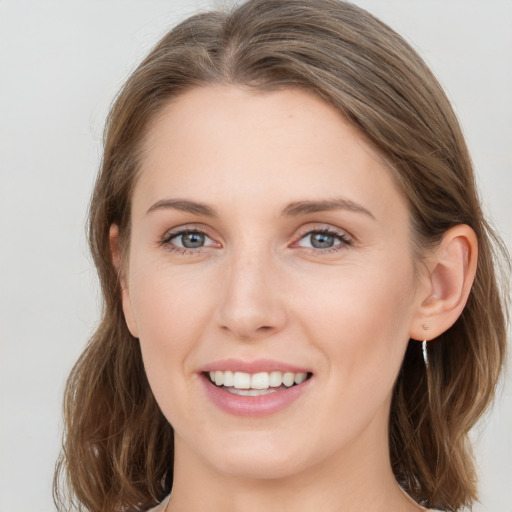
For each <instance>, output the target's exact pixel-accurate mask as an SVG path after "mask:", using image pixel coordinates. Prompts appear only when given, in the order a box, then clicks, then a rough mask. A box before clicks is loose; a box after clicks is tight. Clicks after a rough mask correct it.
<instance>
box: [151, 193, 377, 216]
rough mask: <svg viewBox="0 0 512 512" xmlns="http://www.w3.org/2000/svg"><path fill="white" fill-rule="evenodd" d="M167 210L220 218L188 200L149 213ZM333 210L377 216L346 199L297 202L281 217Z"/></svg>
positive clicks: (169, 201) (160, 204) (166, 203)
mask: <svg viewBox="0 0 512 512" xmlns="http://www.w3.org/2000/svg"><path fill="white" fill-rule="evenodd" d="M167 208H170V209H174V210H180V211H183V212H187V213H192V214H194V215H200V216H203V217H214V218H215V217H218V213H217V210H216V209H215V208H214V207H213V206H210V205H208V204H205V203H200V202H197V201H190V200H188V199H162V200H160V201H157V202H156V203H155V204H154V205H153V206H151V207H150V208H149V210H148V211H147V213H150V212H153V211H155V210H164V209H167ZM332 210H348V211H351V212H355V213H362V214H364V215H367V216H369V217H371V218H372V219H374V220H375V216H374V215H373V214H372V213H371V212H370V211H369V210H367V209H366V208H365V207H364V206H361V205H360V204H358V203H355V202H354V201H351V200H349V199H344V198H336V199H325V200H321V201H295V202H293V203H290V204H288V205H286V206H285V207H284V208H283V210H282V212H281V215H282V216H285V217H296V216H299V215H307V214H310V213H317V212H325V211H332Z"/></svg>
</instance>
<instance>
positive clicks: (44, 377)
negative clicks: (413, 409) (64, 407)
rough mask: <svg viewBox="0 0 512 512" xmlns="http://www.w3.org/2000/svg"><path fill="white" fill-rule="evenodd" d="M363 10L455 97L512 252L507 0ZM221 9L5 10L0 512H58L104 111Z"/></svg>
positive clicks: (497, 449) (511, 61) (34, 0)
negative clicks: (173, 38) (59, 467)
mask: <svg viewBox="0 0 512 512" xmlns="http://www.w3.org/2000/svg"><path fill="white" fill-rule="evenodd" d="M226 3H227V4H229V3H230V2H229V0H226ZM355 3H356V4H358V5H361V6H362V7H365V8H367V9H368V10H369V11H370V12H373V13H374V14H376V15H377V16H379V17H380V18H381V19H382V20H383V21H385V22H387V23H388V24H390V25H391V26H392V27H393V28H395V29H396V30H397V31H398V32H400V33H401V34H402V35H404V36H405V37H406V38H407V39H408V40H409V41H410V42H411V43H412V44H413V46H414V47H415V48H416V49H417V50H418V51H419V53H420V54H421V55H422V56H423V57H424V58H425V59H426V61H427V63H428V64H429V65H430V66H431V67H432V68H433V70H434V72H435V73H436V74H437V76H438V78H439V79H440V81H441V83H442V85H443V86H444V87H445V88H446V90H447V92H448V95H449V97H450V99H451V101H452V102H453V105H454V107H455V110H456V112H457V114H458V115H459V118H460V120H461V123H462V126H463V129H464V132H465V134H466V137H467V141H468V144H469V147H470V150H471V153H472V156H473V159H474V162H475V167H476V170H477V175H478V182H479V185H480V190H481V194H482V198H483V202H484V205H485V208H486V210H487V212H488V213H489V215H490V217H491V219H492V221H493V222H494V224H495V226H496V227H497V228H498V230H499V231H500V232H501V234H502V236H503V237H504V239H505V241H506V243H507V245H508V247H509V250H510V248H511V246H512V243H511V242H512V206H511V204H512V201H511V199H512V149H511V148H512V29H511V27H512V1H510V0H507V1H500V0H485V1H484V0H414V1H413V0H386V1H384V0H357V1H356V2H355ZM212 4H214V3H213V2H204V1H203V2H201V1H193V0H190V1H187V0H182V1H177V0H138V1H128V0H54V1H50V0H0V173H1V174H0V335H1V338H0V340H1V345H0V347H1V348H0V350H1V352H0V512H22V511H27V510H33V511H36V512H50V511H51V510H54V507H53V504H52V499H51V481H52V474H53V467H54V462H55V458H56V457H57V454H58V451H59V446H60V436H61V429H62V420H61V402H62V393H63V389H64V382H65V379H66V377H67V375H68V373H69V371H70V369H71V366H72V364H73V362H74V361H75V360H76V358H77V357H78V355H79V354H80V352H81V350H82V348H83V346H84V344H85V343H86V340H87V338H88V337H89V335H90V334H91V333H92V332H93V330H94V327H95V324H96V321H97V319H98V315H99V313H98V312H99V294H98V287H97V283H96V276H95V271H94V268H93V266H92V263H91V259H90V257H89V255H88V249H87V245H86V240H85V230H84V223H85V218H86V211H87V205H88V201H89V195H90V192H91V187H92V184H93V181H94V177H95V173H96V170H97V168H98V164H99V160H100V155H101V136H102V129H103V123H104V119H105V116H106V113H107V111H108V107H109V105H110V103H111V101H112V99H113V98H114V96H115V94H116V92H117V91H118V89H119V87H120V86H121V84H122V83H123V81H124V80H125V79H126V77H127V76H128V74H129V73H130V71H132V70H133V69H134V68H135V66H136V64H137V63H138V62H139V61H140V60H141V58H142V57H143V56H144V55H145V54H146V53H147V51H148V50H149V49H150V48H151V47H152V46H153V45H154V43H156V41H157V40H158V39H159V38H160V37H161V36H162V35H163V34H164V33H165V32H166V31H167V30H168V29H169V28H170V27H171V26H172V25H174V24H175V23H176V22H178V21H180V20H182V19H184V18H185V17H186V16H187V15H189V14H191V13H192V12H195V11H196V10H197V9H204V8H206V7H208V5H212ZM510 380H511V379H510V371H509V375H508V378H507V380H504V382H503V385H502V387H501V388H500V391H499V394H498V399H497V403H496V405H495V407H494V408H493V410H492V411H491V412H490V413H489V414H488V415H487V416H486V417H485V418H484V419H483V421H482V422H481V423H480V424H479V425H478V427H477V428H476V429H475V431H474V436H473V437H474V438H475V441H476V454H477V459H478V463H479V467H480V476H481V493H480V495H481V503H480V504H478V505H477V506H476V507H475V511H478V512H482V511H485V512H512V504H511V503H512V500H511V498H510V488H511V484H512V385H511V382H510Z"/></svg>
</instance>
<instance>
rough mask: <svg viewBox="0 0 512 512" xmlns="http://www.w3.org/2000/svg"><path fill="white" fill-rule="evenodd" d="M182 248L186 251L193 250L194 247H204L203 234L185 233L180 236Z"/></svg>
mask: <svg viewBox="0 0 512 512" xmlns="http://www.w3.org/2000/svg"><path fill="white" fill-rule="evenodd" d="M181 240H182V243H183V247H186V248H187V249H195V248H196V247H202V246H203V245H204V235H203V233H186V234H185V235H182V238H181Z"/></svg>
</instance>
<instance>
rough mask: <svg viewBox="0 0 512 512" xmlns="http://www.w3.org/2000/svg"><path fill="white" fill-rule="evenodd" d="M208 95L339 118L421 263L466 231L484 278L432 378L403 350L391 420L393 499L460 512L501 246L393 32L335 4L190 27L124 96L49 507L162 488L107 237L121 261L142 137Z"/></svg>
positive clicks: (422, 76) (97, 192) (424, 77)
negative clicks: (303, 95)
mask: <svg viewBox="0 0 512 512" xmlns="http://www.w3.org/2000/svg"><path fill="white" fill-rule="evenodd" d="M211 84H224V85H236V86H241V87H246V88H249V89H253V90H260V91H270V90H276V89H280V88H289V87H294V88H297V87H298V88H301V89H303V90H306V91H309V92H311V93H312V94H315V95H318V96H319V97H321V98H322V99H323V100H324V101H326V102H327V103H328V104H330V105H331V106H332V107H333V108H335V109H337V110H338V111H339V112H341V113H342V114H343V115H344V116H345V117H346V118H347V119H348V120H349V121H350V122H351V123H352V124H353V125H355V126H356V127H357V128H358V129H359V130H360V131H361V132H362V133H363V134H364V136H365V137H366V138H367V140H368V141H369V142H370V143H371V144H373V145H374V146H375V147H376V148H377V149H378V151H379V152H380V153H381V154H382V155H383V157H384V159H385V160H386V162H387V163H388V165H389V167H390V170H391V172H392V173H393V175H394V176H395V178H396V180H397V181H398V183H399V185H400V187H401V189H402V191H403V194H404V196H405V197H406V199H407V201H408V204H409V210H410V216H411V222H412V226H413V231H414V236H413V239H414V242H415V247H416V248H417V250H418V251H419V252H420V253H421V250H422V249H423V250H424V249H425V248H426V247H429V246H432V245H434V244H436V243H437V242H438V241H439V240H440V239H441V237H442V235H443V234H444V233H445V232H446V231H447V230H448V229H449V228H451V227H452V226H454V225H457V224H467V225H469V226H470V227H471V228H472V229H473V230H474V231H475V233H476V235H477V238H478V244H479V251H478V253H479V255H478V270H477V274H476V279H475V282H474V285H473V288H472V291H471V293H470V296H469V299H468V302H467V305H466V307H465V309H464V311H463V313H462V315H461V316H460V318H459V319H458V320H457V322H456V323H455V324H454V325H453V327H451V328H450V329H449V330H448V331H446V332H445V333H444V334H442V335H441V336H439V337H438V338H437V339H436V340H434V341H433V342H432V343H430V344H429V351H430V354H429V356H430V367H429V370H428V372H427V371H426V369H425V366H424V364H423V360H422V357H421V351H420V348H419V343H417V342H414V341H413V340H411V341H410V343H409V347H408V349H407V352H406V355H405V358H404V361H403V365H402V368H401V371H400V374H399V376H398V379H397V382H396V386H395V389H394V396H393V402H392V406H391V414H390V420H389V447H390V456H391V463H392V467H393V470H394V473H395V476H396V478H397V480H398V482H399V483H400V485H401V486H402V487H403V488H404V489H405V490H406V491H407V492H408V493H409V494H410V495H411V496H412V497H413V498H414V499H415V500H417V501H418V503H421V504H423V505H425V506H428V507H436V508H439V509H444V510H456V509H459V508H460V507H462V506H464V505H468V506H470V505H471V503H472V501H473V500H474V499H475V497H476V487H475V482H476V477H475V471H474V465H473V460H472V455H471V448H470V445H469V442H468V431H469V430H470V428H471V427H472V426H473V425H474V423H475V422H476V420H477V419H478V418H479V417H480V416H481V415H482V413H483V412H484V410H485V409H486V407H487V406H488V404H489V403H490V401H491V400H492V398H493V395H494V391H495V388H496V385H497V381H498V377H499V373H500V369H501V367H502V364H503V359H504V355H505V346H506V318H505V316H506V315H505V311H506V308H505V295H504V294H500V287H499V285H498V282H497V276H496V259H495V256H496V255H495V252H494V251H493V247H497V248H498V249H500V248H501V249H502V246H501V245H500V243H499V240H498V239H497V238H496V237H495V235H494V234H493V231H492V230H491V229H490V227H489V226H488V224H487V223H486V221H485V219H484V217H483V215H482V211H481V207H480V203H479V200H478V197H477V192H476V187H475V180H474V175H473V169H472V164H471V161H470V157H469V155H468V151H467V148H466V144H465V142H464V138H463V136H462V133H461V129H460V127H459V124H458V121H457V119H456V116H455V114H454V112H453V110H452V108H451V106H450V103H449V101H448V100H447V98H446V96H445V94H444V92H443V90H442V88H441V87H440V85H439V84H438V82H437V80H436V79H435V78H434V76H433V75H432V73H431V72H430V70H429V69H428V68H427V66H426V65H425V63H424V62H423V61H422V59H421V58H420V57H419V56H418V55H417V54H416V52H415V51H414V50H413V49H412V48H411V47H410V46H409V44H407V43H406V42H405V41H404V40H403V39H402V38H401V37H400V36H399V35H397V34H396V33H395V32H394V31H393V30H391V29H390V28H389V27H388V26H386V25H385V24H383V23H382V22H380V21H379V20H377V19H376V18H375V17H373V16H372V15H370V14H369V13H367V12H366V11H364V10H362V9H360V8H358V7H356V6H354V5H352V4H350V3H348V2H340V1H338V0H250V1H248V2H246V3H244V4H242V5H240V6H238V7H236V8H233V9H232V10H231V11H229V10H220V11H212V12H206V13H202V14H198V15H195V16H192V17H190V18H189V19H187V20H185V21H183V22H182V23H180V24H179V25H178V26H177V27H175V28H174V29H173V30H171V31H170V32H169V33H168V34H167V35H166V36H165V37H164V38H163V39H162V40H161V41H160V42H159V43H158V44H157V46H156V47H155V48H154V49H153V50H152V51H151V53H150V54H149V55H148V56H147V57H146V59H145V60H144V61H143V62H142V63H141V64H140V65H139V67H138V68H137V69H136V70H135V72H134V73H133V74H132V75H131V77H130V78H129V79H128V81H127V82H126V84H125V85H124V87H123V89H122V90H121V92H120V94H119V95H118V97H117V99H116V101H115V103H114V105H113V107H112V110H111V112H110V114H109V116H108V119H107V125H106V131H105V139H104V156H103V161H102V166H101V170H100V173H99V175H98V179H97V182H96V187H95V189H94V194H93V197H92V202H91V206H90V219H89V241H90V247H91V251H92V254H93V257H94V262H95V264H96V267H97V269H98V273H99V278H100V283H101V288H102V292H103V297H104V308H103V314H102V319H101V323H100V325H99V327H98V329H97V331H96V333H95V334H94V336H93V337H92V339H91V340H90V342H89V344H88V346H87V348H86V349H85V351H84V353H83V354H82V356H81V357H80V359H79V360H78V362H77V363H76V365H75V367H74V368H73V371H72V373H71V375H70V377H69V380H68V383H67V389H66V394H65V406H64V415H65V425H66V431H65V438H64V445H63V454H62V456H61V458H60V460H59V462H58V465H57V470H56V477H55V485H54V496H55V501H56V503H58V506H60V507H62V508H61V510H62V509H64V508H65V506H66V503H68V504H71V506H73V505H74V506H75V507H76V508H78V509H85V510H89V511H136V510H137V511H139V510H144V509H147V508H150V507H151V506H154V505H155V504H157V503H158V502H159V501H160V500H162V499H163V498H164V496H165V495H166V494H167V493H168V492H169V491H170V489H171V487H172V470H173V469H172V461H173V434H172V429H171V427H170V426H169V424H168V422H167V421H166V419H165V418H164V416H163V415H162V413H161V411H160V410H159V408H158V405H157V403H156V402H155V399H154V397H153V394H152V392H151V390H150V388H149V385H148V381H147V379H146V375H145V373H144V367H143V364H142V358H141V353H140V348H139V344H138V343H137V340H135V339H134V338H133V337H132V336H131V335H130V333H129V331H128V329H127V326H126V323H125V320H124V316H123V312H122V308H121V298H120V287H119V281H118V274H117V272H116V269H115V268H114V266H113V264H112V257H111V252H110V246H109V228H110V226H111V225H112V224H117V225H118V226H119V230H120V234H121V239H122V242H123V244H124V245H125V246H126V243H127V241H128V240H129V229H130V200H131V196H132V191H133V188H134V184H135V182H136V178H137V173H138V169H139V164H140V159H141V146H142V144H143V139H144V136H145V134H146V133H147V130H148V125H149V123H150V122H151V121H152V120H154V118H155V116H156V115H157V114H158V113H159V112H161V111H162V110H163V108H164V107H165V106H166V105H168V103H169V102H170V101H172V100H173V99H175V98H177V97H178V96H179V95H180V94H182V93H183V92H185V91H187V90H190V89H191V88H193V87H198V86H208V85H211ZM496 252H499V251H496ZM61 478H63V479H64V484H65V488H67V489H68V491H69V496H63V494H62V491H61V490H60V489H61V487H60V483H61V482H60V480H61Z"/></svg>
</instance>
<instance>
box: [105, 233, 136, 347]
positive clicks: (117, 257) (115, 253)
mask: <svg viewBox="0 0 512 512" xmlns="http://www.w3.org/2000/svg"><path fill="white" fill-rule="evenodd" d="M109 238H110V252H111V254H112V263H113V264H114V267H115V268H116V270H117V275H118V276H119V286H120V287H121V301H122V304H123V312H124V318H125V320H126V325H127V326H128V330H129V331H130V333H131V335H132V336H133V337H135V338H138V337H139V334H138V329H137V324H136V322H135V316H134V314H133V308H132V302H131V299H130V292H129V291H128V286H127V285H126V278H125V270H126V269H125V268H123V263H122V259H121V248H120V241H119V227H118V226H117V225H116V224H112V226H110V233H109Z"/></svg>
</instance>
